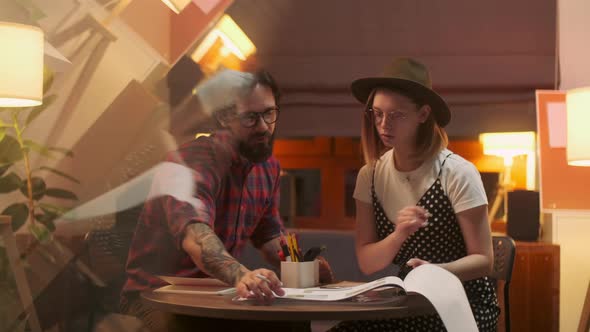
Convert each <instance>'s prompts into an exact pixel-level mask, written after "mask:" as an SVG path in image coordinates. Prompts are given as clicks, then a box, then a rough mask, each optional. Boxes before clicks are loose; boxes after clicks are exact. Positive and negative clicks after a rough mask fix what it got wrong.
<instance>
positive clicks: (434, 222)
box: [330, 156, 500, 332]
mask: <svg viewBox="0 0 590 332" xmlns="http://www.w3.org/2000/svg"><path fill="white" fill-rule="evenodd" d="M447 157H448V156H447ZM445 161H446V158H445ZM443 166H444V161H443V163H442V165H441V170H440V172H439V174H438V177H437V179H436V180H435V182H434V184H432V186H431V187H430V188H429V189H428V190H427V191H426V193H425V194H424V195H423V196H422V198H421V199H420V201H419V202H418V204H417V205H419V206H422V207H423V208H425V209H426V210H428V212H430V214H432V216H431V217H430V218H429V219H428V226H426V227H424V228H421V229H420V230H418V231H417V232H416V233H414V234H413V235H412V236H410V237H409V238H408V239H407V240H406V241H405V242H404V244H403V245H402V247H401V248H400V251H399V253H398V254H397V256H396V257H395V258H394V260H393V263H394V264H396V265H399V266H400V267H401V269H400V274H399V277H400V278H402V279H403V278H405V276H406V275H407V274H408V272H409V271H410V269H411V268H409V267H408V266H407V265H406V262H407V261H408V260H409V259H411V258H414V257H416V258H420V259H423V260H427V261H429V262H431V263H434V264H437V263H448V262H451V261H455V260H457V259H459V258H462V257H465V256H466V255H467V251H466V249H465V241H464V240H463V235H462V233H461V229H460V227H459V223H458V222H457V218H456V217H455V211H454V210H453V207H452V205H451V202H450V201H449V198H448V197H447V195H446V194H445V193H444V191H443V188H442V185H441V181H440V176H441V173H442V169H443ZM373 182H374V174H373ZM371 194H372V198H373V210H374V214H375V222H376V226H377V234H378V237H379V240H382V239H384V238H385V237H387V236H388V235H389V234H391V233H392V232H393V231H394V230H395V224H394V223H392V222H391V221H389V219H388V218H387V216H386V215H385V211H384V209H383V207H382V205H381V203H380V202H379V200H378V198H377V195H376V194H375V186H374V184H373V185H372V186H371ZM463 286H464V287H465V293H466V294H467V297H468V299H469V303H470V305H471V310H472V311H473V314H474V316H475V320H476V322H477V326H478V328H479V331H482V332H483V331H486V332H487V331H490V332H492V331H496V324H497V321H498V316H499V313H500V309H499V307H498V302H497V299H496V294H495V291H494V287H493V284H492V282H491V280H489V278H487V277H484V278H479V279H475V280H470V281H466V282H463ZM330 331H446V329H445V327H444V325H443V323H442V320H441V319H440V317H439V316H438V315H432V316H417V317H408V318H403V319H395V320H393V319H392V320H374V321H346V322H341V323H340V324H338V325H336V326H335V327H334V328H332V330H330Z"/></svg>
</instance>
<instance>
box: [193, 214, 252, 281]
mask: <svg viewBox="0 0 590 332" xmlns="http://www.w3.org/2000/svg"><path fill="white" fill-rule="evenodd" d="M187 232H188V233H187V236H188V237H189V238H190V240H192V241H191V242H192V243H194V244H195V245H196V249H197V252H198V253H199V254H198V255H196V256H197V257H195V256H194V255H193V254H192V253H189V254H191V256H193V259H196V260H197V262H196V263H197V265H199V267H200V268H202V269H203V270H204V271H205V272H206V273H207V274H209V275H210V276H212V277H215V278H217V279H219V280H221V281H223V282H225V283H227V284H229V285H234V284H235V283H236V282H237V281H238V280H240V279H241V277H242V276H243V275H244V274H245V273H246V272H247V270H246V268H245V267H243V266H242V265H241V264H240V263H239V262H238V261H237V260H236V259H235V258H233V257H232V256H231V255H230V254H229V253H228V252H227V251H226V250H225V247H224V246H223V243H221V241H220V240H219V238H218V237H217V235H215V233H214V232H213V230H212V229H211V228H210V227H209V226H207V225H205V224H200V223H198V224H193V225H190V226H189V228H188V229H187ZM199 261H200V263H201V264H198V263H199Z"/></svg>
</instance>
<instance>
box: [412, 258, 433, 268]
mask: <svg viewBox="0 0 590 332" xmlns="http://www.w3.org/2000/svg"><path fill="white" fill-rule="evenodd" d="M424 264H430V262H429V261H425V260H423V259H420V258H412V259H410V260H408V262H407V263H406V265H407V266H409V267H411V268H412V269H415V268H417V267H418V266H420V265H424Z"/></svg>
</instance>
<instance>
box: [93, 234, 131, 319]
mask: <svg viewBox="0 0 590 332" xmlns="http://www.w3.org/2000/svg"><path fill="white" fill-rule="evenodd" d="M132 238H133V232H129V231H121V230H118V229H100V230H92V231H90V232H88V234H86V246H87V253H88V264H89V267H90V269H91V270H92V272H93V273H94V274H95V276H96V277H97V278H98V280H99V281H100V282H96V281H94V283H95V284H96V286H99V288H100V291H99V293H100V294H96V295H100V296H99V297H101V299H95V300H99V302H101V303H100V305H101V306H102V307H103V309H104V310H106V311H110V312H118V304H119V293H120V291H121V288H122V287H123V284H124V282H125V279H126V273H125V264H126V263H127V254H128V252H129V246H130V244H131V240H132Z"/></svg>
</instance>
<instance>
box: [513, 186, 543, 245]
mask: <svg viewBox="0 0 590 332" xmlns="http://www.w3.org/2000/svg"><path fill="white" fill-rule="evenodd" d="M539 204H540V203H539V192H538V191H531V190H515V191H510V192H508V211H507V214H508V218H507V225H506V233H508V236H510V237H511V238H513V239H514V240H518V241H537V240H538V238H539V227H540V224H539V222H540V206H539Z"/></svg>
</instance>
